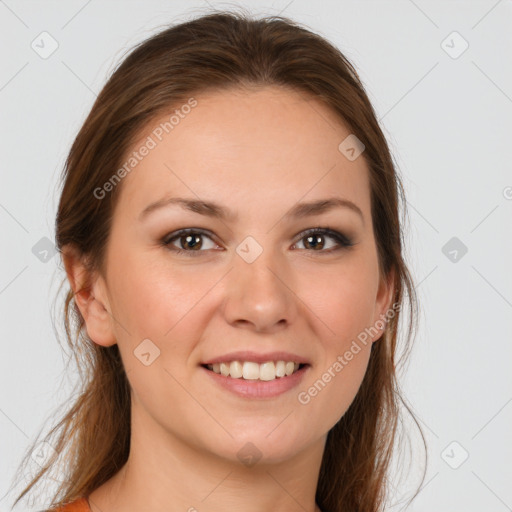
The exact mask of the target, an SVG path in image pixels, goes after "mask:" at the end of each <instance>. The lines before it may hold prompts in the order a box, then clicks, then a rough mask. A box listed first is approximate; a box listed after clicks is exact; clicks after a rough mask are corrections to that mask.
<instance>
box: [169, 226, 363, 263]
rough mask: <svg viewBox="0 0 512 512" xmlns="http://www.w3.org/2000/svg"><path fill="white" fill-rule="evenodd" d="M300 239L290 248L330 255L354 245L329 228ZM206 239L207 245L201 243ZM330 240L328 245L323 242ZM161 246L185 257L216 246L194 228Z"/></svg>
mask: <svg viewBox="0 0 512 512" xmlns="http://www.w3.org/2000/svg"><path fill="white" fill-rule="evenodd" d="M299 236H300V239H299V241H298V242H296V243H295V244H294V245H293V246H292V247H295V246H297V245H300V244H302V245H303V246H304V249H302V248H300V247H299V249H301V250H309V252H317V253H331V252H334V251H338V250H341V249H346V248H349V247H352V246H353V245H355V243H354V242H353V241H352V240H351V239H350V238H348V237H347V236H345V235H343V234H342V233H340V232H338V231H335V230H333V229H330V228H320V227H318V228H311V229H308V230H306V231H303V232H302V233H300V235H299ZM203 238H206V239H207V240H208V241H209V243H206V245H205V243H204V242H203ZM326 239H330V240H331V242H330V243H326V242H325V240H326ZM161 243H162V245H164V246H165V247H167V248H168V249H169V250H171V251H173V252H174V253H176V254H185V253H186V254H187V256H199V255H200V254H201V252H204V251H205V250H208V249H215V247H216V246H217V244H215V242H213V240H212V236H211V234H210V233H208V232H206V231H204V230H202V229H195V228H186V229H180V230H179V231H176V232H174V233H171V234H169V235H167V236H166V237H164V238H163V239H162V241H161Z"/></svg>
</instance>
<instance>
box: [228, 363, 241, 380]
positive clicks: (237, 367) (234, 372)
mask: <svg viewBox="0 0 512 512" xmlns="http://www.w3.org/2000/svg"><path fill="white" fill-rule="evenodd" d="M229 374H230V375H231V377H232V378H233V379H240V378H242V375H243V371H242V363H241V362H240V361H233V362H232V363H231V364H230V366H229Z"/></svg>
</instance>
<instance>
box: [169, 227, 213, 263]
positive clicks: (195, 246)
mask: <svg viewBox="0 0 512 512" xmlns="http://www.w3.org/2000/svg"><path fill="white" fill-rule="evenodd" d="M202 237H207V238H208V239H209V240H210V242H211V246H210V247H208V244H206V247H205V245H204V243H203V241H202V239H201V238H202ZM175 241H176V242H177V244H178V247H176V246H175V245H173V244H174V242H175ZM162 243H163V244H164V245H165V246H166V247H168V248H169V249H170V250H172V251H173V252H176V253H177V254H181V253H185V252H186V253H188V254H187V255H190V256H198V255H199V253H201V252H203V251H201V249H213V248H214V247H215V245H216V244H215V243H214V242H213V240H212V239H211V237H210V235H209V234H207V233H206V232H204V231H203V230H201V229H193V228H187V229H181V230H179V231H177V232H175V233H171V235H168V236H166V237H165V238H164V239H163V240H162Z"/></svg>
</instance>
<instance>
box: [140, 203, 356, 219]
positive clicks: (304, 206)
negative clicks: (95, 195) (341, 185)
mask: <svg viewBox="0 0 512 512" xmlns="http://www.w3.org/2000/svg"><path fill="white" fill-rule="evenodd" d="M172 205H177V206H180V207H181V208H183V209H184V210H189V211H192V212H194V213H198V214H200V215H205V216H208V217H214V218H219V219H222V220H236V219H237V218H238V217H237V215H236V214H235V213H234V212H232V211H231V210H229V209H228V208H226V207H224V206H221V205H220V204H217V203H214V202H212V201H202V200H200V199H187V198H184V197H165V198H162V199H159V200H158V201H155V202H154V203H151V204H149V205H148V206H146V208H144V210H142V212H141V213H140V215H139V220H143V219H144V218H145V217H146V216H147V215H149V214H150V213H151V212H154V211H155V210H158V209H160V208H164V207H166V206H172ZM333 208H348V209H350V210H352V211H353V212H355V213H357V214H358V215H359V216H360V217H361V220H362V221H363V224H364V215H363V212H362V211H361V209H360V208H359V206H357V205H356V204H355V203H353V202H352V201H349V200H348V199H343V198H341V197H331V198H328V199H319V200H316V201H310V202H304V203H298V204H296V205H295V206H293V207H292V208H291V209H290V210H289V211H288V212H286V213H285V215H284V216H283V218H287V219H288V218H295V219H297V218H304V217H311V216H313V215H320V214H321V213H324V212H327V211H329V210H332V209H333Z"/></svg>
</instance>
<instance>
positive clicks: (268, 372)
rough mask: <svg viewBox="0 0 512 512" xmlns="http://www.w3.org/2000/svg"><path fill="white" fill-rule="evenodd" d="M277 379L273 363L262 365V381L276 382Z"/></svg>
mask: <svg viewBox="0 0 512 512" xmlns="http://www.w3.org/2000/svg"><path fill="white" fill-rule="evenodd" d="M275 378H276V367H275V366H274V362H273V361H270V362H268V363H263V364H262V365H260V380H274V379H275Z"/></svg>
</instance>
